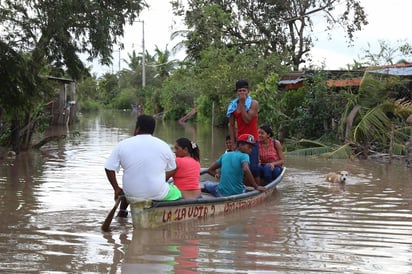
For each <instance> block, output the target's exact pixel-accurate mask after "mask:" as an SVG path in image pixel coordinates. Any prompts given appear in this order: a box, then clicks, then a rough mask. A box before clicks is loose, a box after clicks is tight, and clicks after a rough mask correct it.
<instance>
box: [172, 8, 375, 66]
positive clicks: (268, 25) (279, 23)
mask: <svg viewBox="0 0 412 274" xmlns="http://www.w3.org/2000/svg"><path fill="white" fill-rule="evenodd" d="M172 2H173V6H174V11H175V13H176V14H178V15H183V14H185V23H186V25H187V27H188V32H187V33H186V38H187V40H186V46H187V52H188V56H189V57H190V58H192V59H193V60H199V58H200V52H201V51H202V50H204V49H206V48H208V47H210V46H213V47H215V48H221V47H222V46H226V47H237V48H240V49H245V48H248V47H256V48H257V49H258V50H259V51H260V52H261V55H262V56H267V55H269V54H271V53H274V52H277V53H279V54H280V53H281V54H284V56H286V58H285V64H286V65H289V66H291V67H292V68H293V69H298V67H299V65H300V64H302V63H304V62H305V58H306V57H305V55H306V54H307V53H308V52H309V51H310V50H311V47H312V46H313V39H314V36H313V30H314V28H313V27H314V25H313V24H314V20H313V16H315V15H316V16H317V18H319V17H323V18H324V21H325V23H324V26H325V31H330V30H332V29H333V28H336V27H337V26H340V27H342V28H343V29H344V31H345V32H346V34H347V39H348V42H350V41H352V40H353V36H354V33H355V32H356V31H359V30H361V29H362V27H363V26H364V25H366V24H368V21H367V18H366V14H365V11H364V9H363V7H362V6H361V4H360V2H361V1H359V0H274V1H266V0H239V1H222V0H196V1H195V0H187V1H184V2H187V3H183V2H182V1H181V0H174V1H172Z"/></svg>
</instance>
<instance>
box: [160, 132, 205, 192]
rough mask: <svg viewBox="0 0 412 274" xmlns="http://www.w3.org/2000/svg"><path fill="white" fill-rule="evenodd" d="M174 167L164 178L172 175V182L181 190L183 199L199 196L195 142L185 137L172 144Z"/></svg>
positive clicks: (198, 167) (198, 165) (198, 160)
mask: <svg viewBox="0 0 412 274" xmlns="http://www.w3.org/2000/svg"><path fill="white" fill-rule="evenodd" d="M174 150H175V155H176V169H174V170H172V171H170V172H168V173H167V177H166V179H169V178H170V177H173V183H174V185H175V186H177V188H178V189H179V190H180V192H182V196H183V198H184V199H196V198H200V197H201V191H200V183H199V181H200V152H199V147H198V145H197V144H196V143H194V142H192V141H190V140H189V139H187V138H179V139H177V140H176V144H175V146H174Z"/></svg>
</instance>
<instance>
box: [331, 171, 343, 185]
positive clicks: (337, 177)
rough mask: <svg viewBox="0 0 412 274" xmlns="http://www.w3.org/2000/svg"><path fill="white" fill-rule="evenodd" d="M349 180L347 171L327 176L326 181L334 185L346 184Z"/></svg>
mask: <svg viewBox="0 0 412 274" xmlns="http://www.w3.org/2000/svg"><path fill="white" fill-rule="evenodd" d="M347 178H348V172H347V171H341V172H338V173H337V172H330V173H328V174H327V175H326V181H328V182H331V183H334V184H344V183H346V179H347Z"/></svg>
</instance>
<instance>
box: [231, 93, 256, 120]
mask: <svg viewBox="0 0 412 274" xmlns="http://www.w3.org/2000/svg"><path fill="white" fill-rule="evenodd" d="M238 101H239V98H236V99H234V100H232V101H230V103H229V106H228V107H227V112H226V116H227V117H230V115H231V114H232V113H233V112H234V111H235V110H236V109H237V103H238ZM245 106H246V111H248V110H249V109H250V107H251V106H252V97H250V96H248V97H246V101H245Z"/></svg>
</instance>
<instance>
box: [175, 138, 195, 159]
mask: <svg viewBox="0 0 412 274" xmlns="http://www.w3.org/2000/svg"><path fill="white" fill-rule="evenodd" d="M176 144H177V145H178V146H179V147H181V148H183V149H185V148H187V151H188V152H189V154H190V156H191V157H192V158H193V159H195V160H196V161H198V162H200V151H199V146H198V145H197V144H196V143H194V142H192V141H190V140H189V139H187V138H184V137H182V138H179V139H177V140H176Z"/></svg>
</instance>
